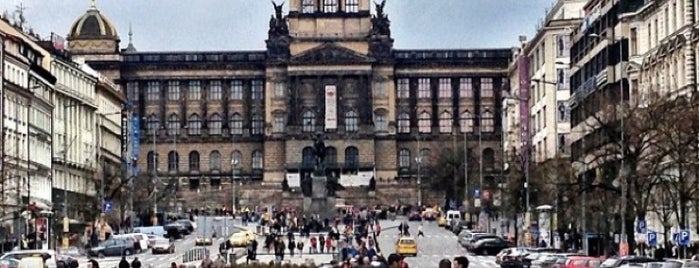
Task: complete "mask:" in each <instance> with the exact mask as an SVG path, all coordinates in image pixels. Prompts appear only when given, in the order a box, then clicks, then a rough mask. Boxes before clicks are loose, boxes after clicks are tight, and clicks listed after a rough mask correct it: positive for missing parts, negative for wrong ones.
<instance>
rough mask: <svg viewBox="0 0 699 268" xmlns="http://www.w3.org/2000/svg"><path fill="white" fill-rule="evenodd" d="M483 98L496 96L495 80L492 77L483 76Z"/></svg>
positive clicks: (481, 80)
mask: <svg viewBox="0 0 699 268" xmlns="http://www.w3.org/2000/svg"><path fill="white" fill-rule="evenodd" d="M480 82H481V83H480V84H481V98H492V97H494V96H495V81H494V79H493V78H492V77H481V79H480Z"/></svg>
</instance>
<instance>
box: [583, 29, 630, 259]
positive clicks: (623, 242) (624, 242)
mask: <svg viewBox="0 0 699 268" xmlns="http://www.w3.org/2000/svg"><path fill="white" fill-rule="evenodd" d="M588 36H589V37H593V38H598V39H605V40H607V41H609V42H616V41H618V42H619V105H620V106H621V107H622V109H623V108H624V76H623V70H624V69H625V68H624V67H623V66H622V65H623V61H624V44H623V37H622V38H619V39H616V38H614V37H605V36H601V35H599V34H597V33H591V34H589V35H588ZM624 116H625V115H624V114H623V113H622V115H621V118H620V120H619V121H620V122H619V123H620V128H621V130H620V133H621V137H619V139H620V140H619V141H620V142H619V148H620V159H619V174H618V176H619V183H620V184H621V235H620V240H619V254H620V255H621V256H625V255H628V237H626V209H627V208H626V206H627V204H626V203H627V202H628V201H627V199H626V198H627V197H626V195H627V191H628V189H627V185H626V184H627V181H626V175H625V174H624V173H625V171H624V158H625V153H626V152H625V149H624V146H625V145H624V144H625V141H624V135H625V133H624V132H625V131H624Z"/></svg>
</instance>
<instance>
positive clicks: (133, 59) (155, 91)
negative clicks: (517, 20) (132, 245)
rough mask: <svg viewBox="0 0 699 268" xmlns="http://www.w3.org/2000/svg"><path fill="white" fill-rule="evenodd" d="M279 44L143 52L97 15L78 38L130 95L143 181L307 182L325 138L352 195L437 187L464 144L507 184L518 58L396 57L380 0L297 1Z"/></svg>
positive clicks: (330, 163) (275, 32)
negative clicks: (508, 110)
mask: <svg viewBox="0 0 699 268" xmlns="http://www.w3.org/2000/svg"><path fill="white" fill-rule="evenodd" d="M268 34H269V37H268V40H266V44H267V48H266V50H260V51H224V52H219V51H196V52H165V51H163V52H139V51H137V50H136V49H135V48H134V47H133V45H132V44H131V43H130V42H129V45H128V47H127V48H125V49H120V47H119V42H120V37H119V35H118V34H117V31H116V28H115V27H114V26H113V25H112V24H111V23H110V22H109V20H107V19H106V17H105V16H104V15H102V14H101V13H100V12H99V11H98V10H97V9H96V7H93V8H91V9H90V10H88V12H87V13H86V14H85V15H83V16H82V17H81V18H79V19H78V20H77V21H76V22H75V24H74V25H73V27H72V28H71V31H70V34H69V37H68V40H69V44H70V48H71V51H72V53H73V55H74V56H76V57H82V58H84V59H85V60H86V62H87V63H88V64H90V65H91V66H92V67H93V68H95V69H97V70H99V71H100V72H102V73H103V74H105V75H107V76H109V77H111V78H113V79H114V81H115V83H116V84H118V85H119V86H121V87H122V89H125V92H126V94H127V98H128V105H127V107H128V108H130V112H129V113H128V118H126V120H128V122H130V123H132V124H130V126H129V131H128V133H126V134H125V135H124V137H125V138H126V139H127V140H126V141H125V142H124V143H125V145H124V146H123V148H124V150H125V151H128V152H130V154H129V155H131V157H130V158H128V159H126V160H127V162H130V161H134V164H135V166H137V167H138V168H134V169H130V170H131V171H132V172H133V174H132V175H137V174H136V173H138V174H140V175H139V176H142V177H156V176H157V177H158V178H159V179H161V180H162V179H165V178H168V179H169V180H168V181H172V182H176V183H177V185H179V186H180V188H181V189H187V188H189V189H193V190H194V189H199V188H206V187H210V186H214V187H215V186H217V185H227V184H229V183H230V182H231V178H234V179H235V180H243V181H251V180H252V181H260V180H261V181H264V182H281V181H282V180H283V179H284V178H287V179H288V182H289V184H290V185H291V186H294V185H297V184H298V181H299V178H300V177H301V176H303V174H304V173H305V172H309V171H310V170H312V169H313V166H314V164H313V161H314V160H313V153H312V152H313V151H312V146H313V139H314V138H316V137H317V136H318V135H321V136H322V137H323V139H324V140H325V144H326V146H328V149H327V153H326V158H325V161H326V166H327V167H328V168H329V169H330V170H332V173H333V174H335V175H336V176H338V178H339V181H340V183H342V184H343V185H344V186H353V185H363V184H367V183H368V181H369V179H370V178H371V177H374V178H376V181H377V182H378V183H379V184H380V183H382V182H383V183H386V182H391V181H393V180H402V179H414V178H416V177H418V176H420V177H421V178H422V179H423V180H425V179H429V176H430V174H424V173H423V174H418V173H419V172H421V170H420V168H419V167H422V168H423V170H429V169H427V168H426V167H428V166H430V165H433V164H435V163H436V162H437V161H438V159H439V157H440V155H442V154H443V153H444V150H457V149H459V148H463V147H462V146H463V144H464V141H465V140H466V141H468V148H469V151H471V152H472V154H473V155H474V157H475V158H476V159H478V162H477V164H475V165H470V166H469V167H468V169H469V170H474V171H473V172H475V173H477V174H480V175H479V176H480V177H481V179H483V177H484V176H485V178H486V179H487V180H488V179H493V180H494V179H495V178H496V177H499V174H500V171H499V170H500V167H501V164H500V155H501V138H502V135H501V134H502V133H501V132H502V131H501V130H502V127H501V120H500V115H501V107H500V106H501V103H500V101H499V99H500V97H501V91H502V90H507V88H506V87H507V85H508V84H509V83H508V82H507V79H506V77H507V68H508V62H509V60H510V57H511V50H510V49H455V50H436V49H435V50H404V49H395V48H394V47H393V41H394V40H393V39H392V37H391V32H390V21H389V19H388V16H387V14H385V12H384V11H383V4H379V5H377V6H376V7H375V8H374V9H373V11H372V6H371V3H370V0H320V1H318V0H310V1H309V0H291V1H290V3H289V11H288V13H285V12H282V10H281V7H275V14H273V16H272V17H271V19H270V25H269V32H268ZM454 147H456V148H454ZM418 166H419V167H418ZM422 172H425V171H422ZM475 173H474V174H475Z"/></svg>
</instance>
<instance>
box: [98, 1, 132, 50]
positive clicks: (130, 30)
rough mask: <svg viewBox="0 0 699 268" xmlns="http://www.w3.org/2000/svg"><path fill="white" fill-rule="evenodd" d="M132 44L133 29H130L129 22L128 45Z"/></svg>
mask: <svg viewBox="0 0 699 268" xmlns="http://www.w3.org/2000/svg"><path fill="white" fill-rule="evenodd" d="M93 1H94V0H93ZM132 42H133V29H132V28H131V22H129V44H132Z"/></svg>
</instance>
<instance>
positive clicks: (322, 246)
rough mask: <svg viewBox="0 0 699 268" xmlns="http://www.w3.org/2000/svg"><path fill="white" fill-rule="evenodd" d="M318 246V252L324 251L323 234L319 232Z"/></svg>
mask: <svg viewBox="0 0 699 268" xmlns="http://www.w3.org/2000/svg"><path fill="white" fill-rule="evenodd" d="M318 246H320V253H324V252H325V236H324V235H322V234H320V235H318Z"/></svg>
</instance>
